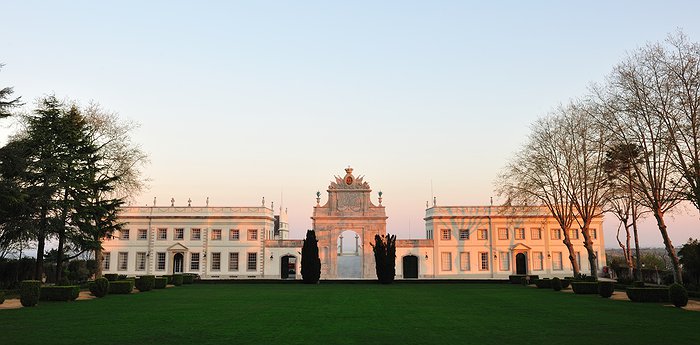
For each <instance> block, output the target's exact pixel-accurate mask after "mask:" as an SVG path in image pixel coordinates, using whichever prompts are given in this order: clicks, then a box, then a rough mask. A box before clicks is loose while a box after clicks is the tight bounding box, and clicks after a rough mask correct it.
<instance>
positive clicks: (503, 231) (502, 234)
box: [498, 228, 508, 240]
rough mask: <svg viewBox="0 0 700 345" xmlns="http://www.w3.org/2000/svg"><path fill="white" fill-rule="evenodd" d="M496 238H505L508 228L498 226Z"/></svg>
mask: <svg viewBox="0 0 700 345" xmlns="http://www.w3.org/2000/svg"><path fill="white" fill-rule="evenodd" d="M498 239H499V240H507V239H508V228H499V229H498Z"/></svg>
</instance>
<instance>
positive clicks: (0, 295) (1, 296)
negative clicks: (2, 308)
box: [0, 291, 5, 304]
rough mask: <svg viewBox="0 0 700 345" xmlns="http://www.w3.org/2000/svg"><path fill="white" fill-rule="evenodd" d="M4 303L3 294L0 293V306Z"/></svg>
mask: <svg viewBox="0 0 700 345" xmlns="http://www.w3.org/2000/svg"><path fill="white" fill-rule="evenodd" d="M3 303H5V292H3V291H0V304H3Z"/></svg>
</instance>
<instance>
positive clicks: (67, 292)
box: [39, 285, 80, 301]
mask: <svg viewBox="0 0 700 345" xmlns="http://www.w3.org/2000/svg"><path fill="white" fill-rule="evenodd" d="M79 294H80V286H77V285H74V286H43V287H42V288H41V292H40V296H39V300H42V301H74V300H75V299H76V298H78V295H79Z"/></svg>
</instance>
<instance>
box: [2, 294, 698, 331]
mask: <svg viewBox="0 0 700 345" xmlns="http://www.w3.org/2000/svg"><path fill="white" fill-rule="evenodd" d="M699 324H700V312H691V311H686V310H681V309H676V308H672V307H665V306H662V305H660V304H637V303H631V302H626V301H612V300H607V299H603V298H600V297H598V296H581V295H574V294H571V293H563V292H554V291H551V290H542V289H533V288H525V287H522V286H518V285H505V284H394V285H378V284H347V285H344V284H326V285H324V284H320V285H312V286H309V285H302V284H231V285H205V284H202V285H199V284H195V285H187V286H181V287H176V288H169V289H166V290H154V291H149V292H145V293H139V294H133V295H113V296H107V297H105V298H102V299H94V300H89V301H75V302H40V304H39V305H38V306H37V307H34V308H22V309H16V310H0V343H2V344H99V345H103V344H224V343H226V344H246V343H257V344H326V343H328V344H368V343H369V344H374V343H384V344H458V343H459V344H465V343H473V342H478V343H480V344H512V343H526V344H527V343H530V344H542V343H552V344H596V343H597V344H610V343H618V344H629V343H634V344H659V343H670V342H673V343H674V344H691V343H697V339H698V338H697V326H698V325H699Z"/></svg>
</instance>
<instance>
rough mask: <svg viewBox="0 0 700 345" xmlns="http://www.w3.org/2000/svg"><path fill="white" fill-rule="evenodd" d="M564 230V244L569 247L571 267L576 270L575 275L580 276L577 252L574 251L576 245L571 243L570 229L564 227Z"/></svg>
mask: <svg viewBox="0 0 700 345" xmlns="http://www.w3.org/2000/svg"><path fill="white" fill-rule="evenodd" d="M562 231H564V245H566V248H568V249H569V260H570V261H571V268H572V270H573V271H574V277H575V276H578V275H579V273H581V272H580V269H579V266H578V262H577V261H576V252H575V251H574V245H573V243H571V239H570V238H569V229H562Z"/></svg>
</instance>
